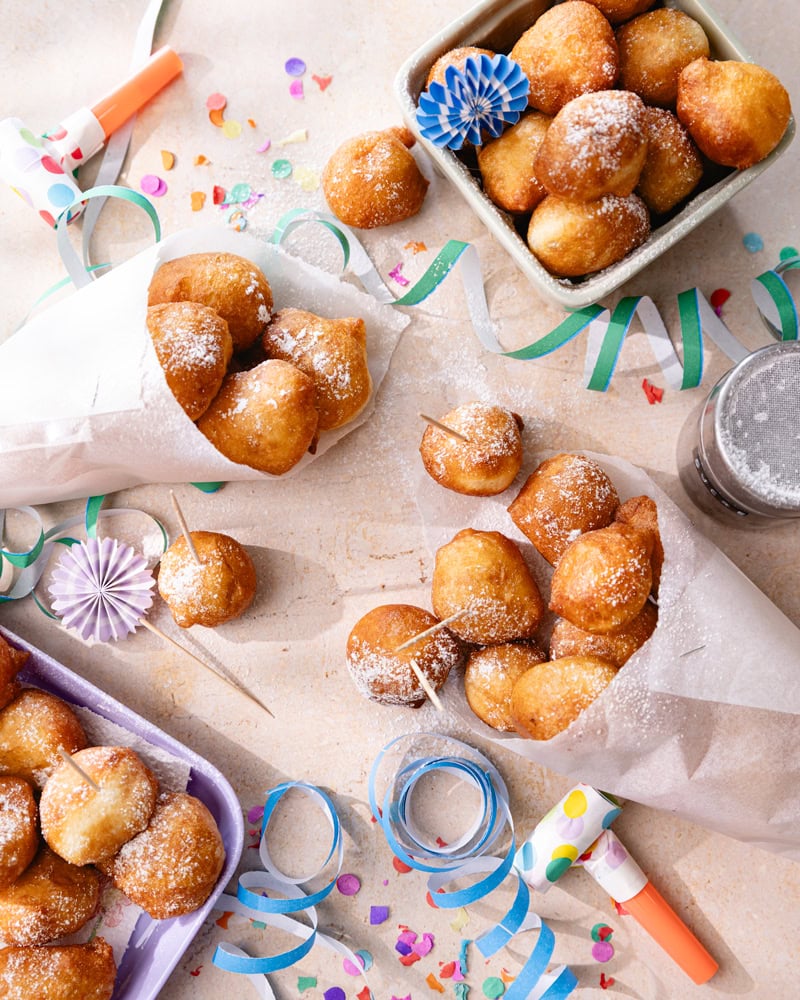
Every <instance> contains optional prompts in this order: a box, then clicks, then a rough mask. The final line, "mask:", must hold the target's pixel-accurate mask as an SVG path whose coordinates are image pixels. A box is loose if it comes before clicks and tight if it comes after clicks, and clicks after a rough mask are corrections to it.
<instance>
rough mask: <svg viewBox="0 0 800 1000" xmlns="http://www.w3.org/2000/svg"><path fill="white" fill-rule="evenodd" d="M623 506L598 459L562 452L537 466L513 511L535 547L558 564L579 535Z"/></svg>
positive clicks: (604, 522) (599, 525) (601, 525)
mask: <svg viewBox="0 0 800 1000" xmlns="http://www.w3.org/2000/svg"><path fill="white" fill-rule="evenodd" d="M618 506H619V495H618V494H617V491H616V489H615V488H614V484H613V483H612V482H611V480H610V479H609V477H608V475H607V474H606V472H605V470H604V469H603V468H601V466H599V465H598V464H597V462H595V461H593V460H592V459H591V458H586V456H585V455H573V454H570V453H568V452H562V453H560V454H558V455H553V456H552V458H546V459H545V460H544V461H543V462H542V463H541V464H540V465H538V466H537V467H536V468H535V469H534V470H533V472H532V473H531V474H530V475H529V476H528V478H527V479H526V480H525V483H524V484H523V486H522V489H521V490H520V491H519V493H518V494H517V495H516V497H515V498H514V499H513V500H512V501H511V504H510V505H509V508H508V513H509V514H510V515H511V520H512V521H513V522H514V524H516V526H517V527H518V528H519V530H520V531H521V532H522V534H523V535H525V536H526V537H527V538H528V539H529V540H530V541H531V542H532V543H533V546H534V548H535V549H536V550H537V551H538V552H539V553H540V554H541V555H542V556H543V557H544V558H545V559H546V560H547V561H548V562H549V563H550V564H551V566H555V564H556V563H557V562H558V560H559V559H560V558H561V556H562V555H563V553H564V550H565V549H566V547H567V546H568V545H569V544H570V542H572V541H574V540H575V539H576V538H577V537H578V536H579V535H581V534H583V533H584V532H585V531H593V530H594V529H595V528H605V527H607V525H609V524H611V522H612V520H613V519H614V511H615V510H616V509H617V507H618Z"/></svg>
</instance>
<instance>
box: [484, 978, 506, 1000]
mask: <svg viewBox="0 0 800 1000" xmlns="http://www.w3.org/2000/svg"><path fill="white" fill-rule="evenodd" d="M505 991H506V984H505V983H504V982H503V980H502V979H500V977H499V976H489V978H488V979H485V980H484V982H483V995H484V996H485V997H488V998H489V1000H497V998H498V997H501V996H502V995H503V994H504V993H505Z"/></svg>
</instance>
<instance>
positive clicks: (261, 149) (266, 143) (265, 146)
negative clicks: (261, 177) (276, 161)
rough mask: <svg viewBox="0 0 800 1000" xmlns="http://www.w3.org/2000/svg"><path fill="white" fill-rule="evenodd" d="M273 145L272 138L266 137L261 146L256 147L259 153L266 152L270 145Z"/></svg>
mask: <svg viewBox="0 0 800 1000" xmlns="http://www.w3.org/2000/svg"><path fill="white" fill-rule="evenodd" d="M271 145H272V139H265V140H264V141H263V142H262V143H261V145H260V146H258V147H257V148H256V152H257V153H266V151H267V150H268V149H269V147H270V146H271Z"/></svg>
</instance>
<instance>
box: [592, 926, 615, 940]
mask: <svg viewBox="0 0 800 1000" xmlns="http://www.w3.org/2000/svg"><path fill="white" fill-rule="evenodd" d="M604 931H605V933H603V932H604ZM613 933H614V931H613V930H612V929H611V928H610V927H609V926H608V924H595V925H594V927H593V928H592V941H610V940H611V936H612V934H613Z"/></svg>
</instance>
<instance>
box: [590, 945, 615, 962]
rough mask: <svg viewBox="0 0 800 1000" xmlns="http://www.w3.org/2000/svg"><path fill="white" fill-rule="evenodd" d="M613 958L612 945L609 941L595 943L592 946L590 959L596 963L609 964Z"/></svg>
mask: <svg viewBox="0 0 800 1000" xmlns="http://www.w3.org/2000/svg"><path fill="white" fill-rule="evenodd" d="M613 957H614V945H613V944H611V942H610V941H597V942H596V943H595V944H593V945H592V958H593V959H594V960H595V961H596V962H610V961H611V959H612V958H613Z"/></svg>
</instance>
